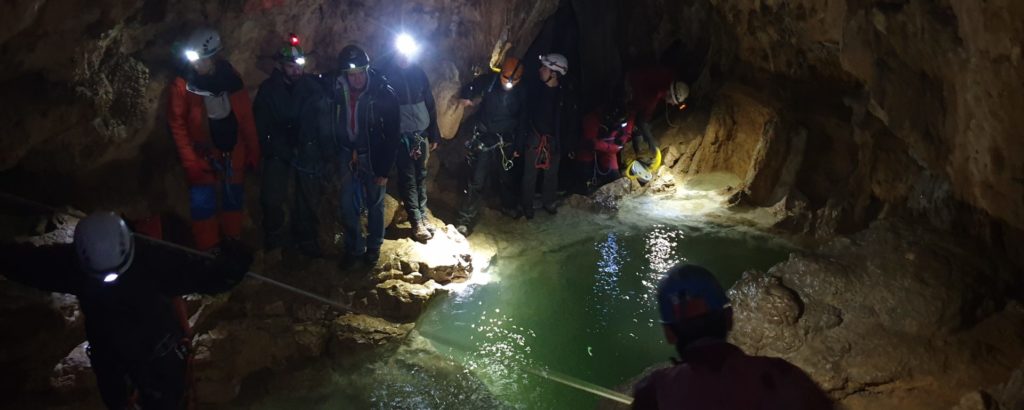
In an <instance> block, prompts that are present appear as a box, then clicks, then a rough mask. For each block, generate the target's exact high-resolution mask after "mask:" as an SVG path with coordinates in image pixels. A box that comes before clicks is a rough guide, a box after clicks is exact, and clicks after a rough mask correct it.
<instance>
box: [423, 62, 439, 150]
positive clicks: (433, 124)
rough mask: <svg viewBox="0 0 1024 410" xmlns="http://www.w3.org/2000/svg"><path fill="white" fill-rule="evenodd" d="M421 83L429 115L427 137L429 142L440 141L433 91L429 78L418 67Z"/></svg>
mask: <svg viewBox="0 0 1024 410" xmlns="http://www.w3.org/2000/svg"><path fill="white" fill-rule="evenodd" d="M419 74H420V76H421V78H422V83H421V84H423V102H424V103H425V104H426V106H427V115H428V116H429V117H430V125H428V126H427V130H426V132H427V139H428V140H429V141H430V143H431V144H437V143H438V142H440V141H441V131H440V130H439V129H438V127H437V103H436V102H435V101H434V91H433V90H431V89H430V79H429V78H427V73H425V72H424V71H423V69H422V68H421V69H419Z"/></svg>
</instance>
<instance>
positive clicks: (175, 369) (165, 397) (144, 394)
mask: <svg viewBox="0 0 1024 410" xmlns="http://www.w3.org/2000/svg"><path fill="white" fill-rule="evenodd" d="M185 365H186V363H185V359H183V358H181V357H179V356H178V355H177V354H176V353H173V352H172V353H168V354H165V355H163V356H161V357H157V358H155V359H153V360H150V361H148V362H146V363H144V364H142V365H140V366H139V368H137V369H132V370H131V377H132V382H133V384H135V387H136V389H137V390H138V392H139V405H140V406H141V407H142V408H143V409H147V410H148V409H157V410H178V409H181V405H182V399H183V398H184V396H185Z"/></svg>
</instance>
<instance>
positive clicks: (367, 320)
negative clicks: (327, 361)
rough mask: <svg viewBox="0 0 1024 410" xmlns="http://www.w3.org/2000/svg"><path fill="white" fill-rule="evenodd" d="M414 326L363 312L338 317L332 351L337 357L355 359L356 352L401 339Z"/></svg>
mask: <svg viewBox="0 0 1024 410" xmlns="http://www.w3.org/2000/svg"><path fill="white" fill-rule="evenodd" d="M413 326H414V325H413V324H411V323H406V324H399V323H392V322H389V321H387V320H385V319H381V318H377V317H373V316H366V315H360V314H352V313H349V314H345V315H342V316H338V318H336V319H335V320H334V321H333V322H332V323H331V328H330V332H331V336H330V347H329V352H330V354H331V356H332V357H334V358H335V360H345V359H353V358H355V355H353V352H366V351H369V350H372V349H376V348H379V347H382V346H386V345H389V344H394V343H399V342H401V341H402V340H404V339H405V337H406V336H408V334H409V331H411V330H412V328H413Z"/></svg>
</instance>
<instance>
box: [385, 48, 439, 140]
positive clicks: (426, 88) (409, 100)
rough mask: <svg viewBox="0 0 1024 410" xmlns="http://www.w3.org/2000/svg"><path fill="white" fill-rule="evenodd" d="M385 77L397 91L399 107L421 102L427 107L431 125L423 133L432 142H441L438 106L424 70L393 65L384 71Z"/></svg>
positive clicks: (414, 66)
mask: <svg viewBox="0 0 1024 410" xmlns="http://www.w3.org/2000/svg"><path fill="white" fill-rule="evenodd" d="M384 77H385V78H386V79H387V81H388V84H390V85H391V88H392V89H394V90H395V97H397V98H398V105H399V106H403V105H415V104H419V103H420V102H423V103H424V105H426V107H427V115H428V116H429V117H430V125H428V126H427V129H425V130H423V133H424V135H425V136H426V137H427V139H428V140H430V142H439V141H440V140H441V131H439V130H438V128H437V106H436V102H435V101H434V92H433V91H432V90H431V89H430V79H428V78H427V73H425V72H423V68H421V67H420V66H419V65H416V64H411V65H409V67H407V68H404V69H403V68H402V67H399V66H398V64H396V63H391V64H390V65H388V67H387V69H386V70H385V71H384Z"/></svg>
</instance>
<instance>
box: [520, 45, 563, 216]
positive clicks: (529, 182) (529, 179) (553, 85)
mask: <svg viewBox="0 0 1024 410" xmlns="http://www.w3.org/2000/svg"><path fill="white" fill-rule="evenodd" d="M540 63H541V64H540V68H539V69H538V70H537V74H538V76H539V79H540V84H539V85H538V86H536V87H533V88H531V89H530V91H531V93H530V97H529V101H530V109H529V128H528V129H527V131H526V137H525V138H524V140H523V152H524V154H523V162H524V164H523V180H522V191H521V192H520V198H519V199H520V200H521V201H522V207H523V213H524V214H525V215H526V219H533V197H534V194H536V192H537V175H538V174H539V173H543V182H542V184H541V205H542V206H543V208H544V210H545V211H547V212H548V213H549V214H551V215H554V214H557V213H558V208H557V206H556V205H555V199H556V198H555V196H556V193H557V191H558V170H559V164H560V163H561V161H562V149H563V148H564V147H563V145H565V144H564V142H565V141H564V139H565V135H564V134H565V130H564V129H563V121H566V120H567V119H568V115H567V114H568V113H567V101H566V92H565V89H564V88H563V87H562V84H561V82H560V81H559V80H560V78H561V77H562V76H564V75H566V74H568V73H569V60H568V59H566V58H565V56H563V55H561V54H555V53H552V54H547V55H543V56H540Z"/></svg>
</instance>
